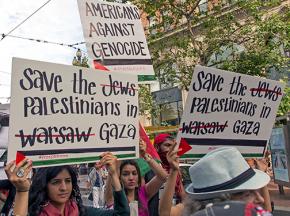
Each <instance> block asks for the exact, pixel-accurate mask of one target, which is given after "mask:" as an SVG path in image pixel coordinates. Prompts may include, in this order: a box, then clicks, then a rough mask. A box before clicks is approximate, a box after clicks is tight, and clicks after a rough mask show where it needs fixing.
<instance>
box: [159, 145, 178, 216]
mask: <svg viewBox="0 0 290 216" xmlns="http://www.w3.org/2000/svg"><path fill="white" fill-rule="evenodd" d="M175 146H176V144H175V145H174V146H173V147H172V149H171V150H170V151H169V152H168V154H167V160H168V163H169V165H170V172H169V176H168V178H167V181H166V184H165V188H164V191H163V194H162V196H161V199H160V202H159V215H160V216H179V215H181V213H182V210H183V204H181V203H180V204H178V205H176V206H172V199H173V195H174V192H175V184H176V178H177V175H178V172H179V159H178V156H177V152H178V150H174V149H175Z"/></svg>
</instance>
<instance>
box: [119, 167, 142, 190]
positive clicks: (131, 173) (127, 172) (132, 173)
mask: <svg viewBox="0 0 290 216" xmlns="http://www.w3.org/2000/svg"><path fill="white" fill-rule="evenodd" d="M121 182H122V183H123V185H124V187H125V188H126V189H127V190H128V189H129V190H133V189H135V187H138V172H137V169H136V167H135V166H133V165H130V164H127V165H125V166H124V167H123V169H122V171H121Z"/></svg>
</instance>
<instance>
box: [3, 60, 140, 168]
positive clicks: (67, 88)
mask: <svg viewBox="0 0 290 216" xmlns="http://www.w3.org/2000/svg"><path fill="white" fill-rule="evenodd" d="M136 83H137V76H136V75H132V74H128V73H127V74H126V73H111V72H106V73H104V72H103V71H98V70H91V69H88V68H81V67H73V66H65V65H60V64H53V63H46V62H40V61H32V60H26V59H19V58H14V59H13V66H12V85H11V86H12V90H11V106H10V130H9V145H8V161H10V160H14V159H15V157H16V154H18V155H24V156H26V157H28V158H30V159H31V160H32V161H33V165H34V166H36V167H37V166H38V167H41V166H53V165H60V164H77V163H86V162H93V161H97V160H98V159H99V155H100V154H101V153H103V152H106V151H110V152H112V153H113V154H115V155H116V156H118V157H119V158H126V159H127V158H136V157H138V152H139V145H138V143H139V126H138V125H139V119H138V116H139V115H138V98H137V97H138V92H137V91H138V90H137V86H138V85H137V84H136Z"/></svg>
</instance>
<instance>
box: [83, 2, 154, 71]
mask: <svg viewBox="0 0 290 216" xmlns="http://www.w3.org/2000/svg"><path fill="white" fill-rule="evenodd" d="M78 5H79V12H80V17H81V21H82V26H83V33H84V37H85V41H86V46H87V50H88V54H89V56H90V58H92V59H93V60H101V61H102V63H103V64H104V65H105V66H106V67H107V68H108V69H109V70H111V71H124V70H126V71H130V72H134V73H136V74H138V75H154V71H153V66H152V61H151V57H150V53H149V50H148V46H147V42H146V38H145V34H144V29H143V26H142V23H141V20H140V15H139V10H138V8H137V7H135V6H134V5H131V4H119V3H110V2H105V1H99V0H79V1H78Z"/></svg>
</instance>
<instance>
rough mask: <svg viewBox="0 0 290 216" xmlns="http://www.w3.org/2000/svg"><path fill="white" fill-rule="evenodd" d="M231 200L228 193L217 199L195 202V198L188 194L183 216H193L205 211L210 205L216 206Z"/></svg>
mask: <svg viewBox="0 0 290 216" xmlns="http://www.w3.org/2000/svg"><path fill="white" fill-rule="evenodd" d="M230 199H231V195H230V194H228V193H224V194H220V195H218V196H217V197H215V198H212V199H207V200H195V199H194V198H193V197H191V196H190V194H188V196H187V197H186V198H185V201H184V209H183V212H182V215H183V216H187V215H193V214H194V213H196V212H197V211H200V210H202V209H205V208H206V206H207V205H208V204H209V203H212V204H215V203H220V202H224V201H227V200H230Z"/></svg>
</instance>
